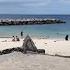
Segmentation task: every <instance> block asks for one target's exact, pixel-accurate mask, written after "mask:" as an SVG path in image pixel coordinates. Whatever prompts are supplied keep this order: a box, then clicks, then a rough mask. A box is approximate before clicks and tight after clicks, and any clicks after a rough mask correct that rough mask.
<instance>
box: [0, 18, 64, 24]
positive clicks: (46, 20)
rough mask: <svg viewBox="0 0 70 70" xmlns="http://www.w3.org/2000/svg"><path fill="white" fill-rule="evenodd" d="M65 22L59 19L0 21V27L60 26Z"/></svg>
mask: <svg viewBox="0 0 70 70" xmlns="http://www.w3.org/2000/svg"><path fill="white" fill-rule="evenodd" d="M60 23H65V21H63V20H60V19H37V18H35V19H34V18H32V19H31V18H29V19H25V18H23V19H0V25H35V24H40V25H41V24H60Z"/></svg>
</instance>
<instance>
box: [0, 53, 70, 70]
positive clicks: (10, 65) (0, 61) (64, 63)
mask: <svg viewBox="0 0 70 70" xmlns="http://www.w3.org/2000/svg"><path fill="white" fill-rule="evenodd" d="M0 70H70V58H62V57H55V56H48V55H40V54H22V53H19V52H13V53H10V54H5V55H1V56H0Z"/></svg>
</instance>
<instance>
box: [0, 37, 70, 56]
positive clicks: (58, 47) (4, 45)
mask: <svg viewBox="0 0 70 70" xmlns="http://www.w3.org/2000/svg"><path fill="white" fill-rule="evenodd" d="M32 40H33V42H34V43H35V45H36V47H37V48H38V49H45V54H50V55H56V54H58V55H63V56H70V41H65V40H63V39H60V40H58V39H37V38H32ZM23 42H24V39H20V41H15V42H13V41H12V38H0V50H4V49H8V48H13V47H22V44H23Z"/></svg>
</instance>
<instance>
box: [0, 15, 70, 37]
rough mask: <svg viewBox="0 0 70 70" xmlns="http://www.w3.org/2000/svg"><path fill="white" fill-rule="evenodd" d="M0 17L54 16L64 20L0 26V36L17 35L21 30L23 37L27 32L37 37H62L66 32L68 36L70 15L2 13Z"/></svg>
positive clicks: (69, 33) (69, 32)
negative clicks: (63, 22) (53, 22)
mask: <svg viewBox="0 0 70 70" xmlns="http://www.w3.org/2000/svg"><path fill="white" fill-rule="evenodd" d="M0 18H12V19H17V18H21V19H22V18H54V19H61V20H64V21H65V22H66V23H65V24H46V25H16V26H0V37H12V36H13V35H14V36H16V35H17V36H19V37H20V32H21V31H23V34H24V37H25V36H26V35H27V34H29V35H30V36H31V37H37V38H64V37H65V35H66V34H68V35H69V36H70V15H9V14H2V15H0Z"/></svg>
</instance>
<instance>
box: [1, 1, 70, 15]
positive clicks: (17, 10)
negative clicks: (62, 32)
mask: <svg viewBox="0 0 70 70" xmlns="http://www.w3.org/2000/svg"><path fill="white" fill-rule="evenodd" d="M0 14H70V0H0Z"/></svg>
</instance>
